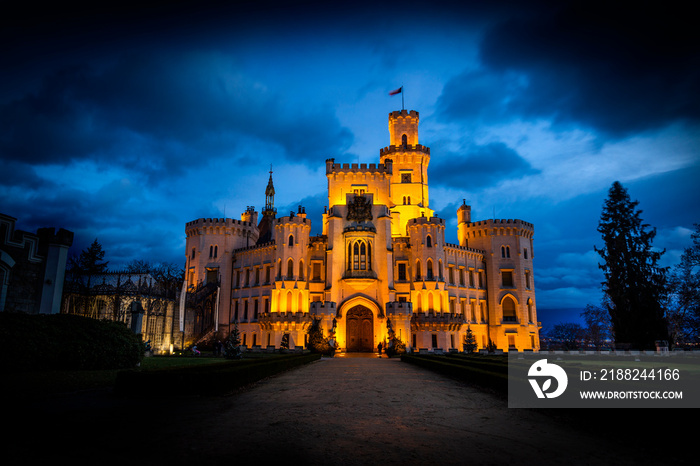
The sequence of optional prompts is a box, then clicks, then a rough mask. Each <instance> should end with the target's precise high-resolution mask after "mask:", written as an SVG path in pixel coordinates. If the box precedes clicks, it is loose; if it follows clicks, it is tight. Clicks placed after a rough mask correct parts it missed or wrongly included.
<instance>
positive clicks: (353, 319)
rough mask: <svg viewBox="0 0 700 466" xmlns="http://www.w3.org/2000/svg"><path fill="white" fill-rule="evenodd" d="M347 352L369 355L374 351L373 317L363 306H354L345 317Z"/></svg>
mask: <svg viewBox="0 0 700 466" xmlns="http://www.w3.org/2000/svg"><path fill="white" fill-rule="evenodd" d="M346 329H347V335H346V338H347V339H346V341H347V351H348V352H349V353H352V352H362V353H371V352H372V351H374V316H373V315H372V311H370V310H369V309H367V308H366V307H364V306H355V307H353V308H352V309H350V310H349V311H348V313H347V315H346Z"/></svg>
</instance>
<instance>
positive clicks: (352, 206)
mask: <svg viewBox="0 0 700 466" xmlns="http://www.w3.org/2000/svg"><path fill="white" fill-rule="evenodd" d="M348 220H352V221H355V222H364V221H366V220H372V203H371V202H370V201H369V199H367V198H366V197H364V196H355V197H353V198H352V202H350V203H349V204H348Z"/></svg>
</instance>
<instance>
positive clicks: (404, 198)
mask: <svg viewBox="0 0 700 466" xmlns="http://www.w3.org/2000/svg"><path fill="white" fill-rule="evenodd" d="M403 205H406V196H404V197H403Z"/></svg>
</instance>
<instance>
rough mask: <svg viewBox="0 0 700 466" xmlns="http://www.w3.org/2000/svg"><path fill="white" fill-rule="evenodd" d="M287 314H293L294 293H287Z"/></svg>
mask: <svg viewBox="0 0 700 466" xmlns="http://www.w3.org/2000/svg"><path fill="white" fill-rule="evenodd" d="M287 312H292V292H291V291H287Z"/></svg>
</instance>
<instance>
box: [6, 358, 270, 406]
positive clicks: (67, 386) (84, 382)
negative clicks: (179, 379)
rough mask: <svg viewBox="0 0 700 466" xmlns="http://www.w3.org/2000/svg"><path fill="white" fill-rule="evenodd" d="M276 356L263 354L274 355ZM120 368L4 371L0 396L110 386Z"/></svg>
mask: <svg viewBox="0 0 700 466" xmlns="http://www.w3.org/2000/svg"><path fill="white" fill-rule="evenodd" d="M275 356H276V355H274V354H271V355H265V357H275ZM225 362H230V361H229V360H227V359H224V358H215V357H206V356H203V357H184V356H154V357H150V358H144V359H143V361H142V363H141V369H144V370H152V369H167V368H177V367H190V366H202V365H208V364H220V363H225ZM118 372H119V370H94V371H36V372H24V373H11V374H5V375H4V377H3V379H4V380H3V384H2V395H4V396H11V397H13V398H26V397H37V396H46V397H50V396H56V395H60V394H62V393H74V392H80V391H84V390H95V389H104V388H111V387H113V386H114V383H115V380H116V379H117V373H118Z"/></svg>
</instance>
